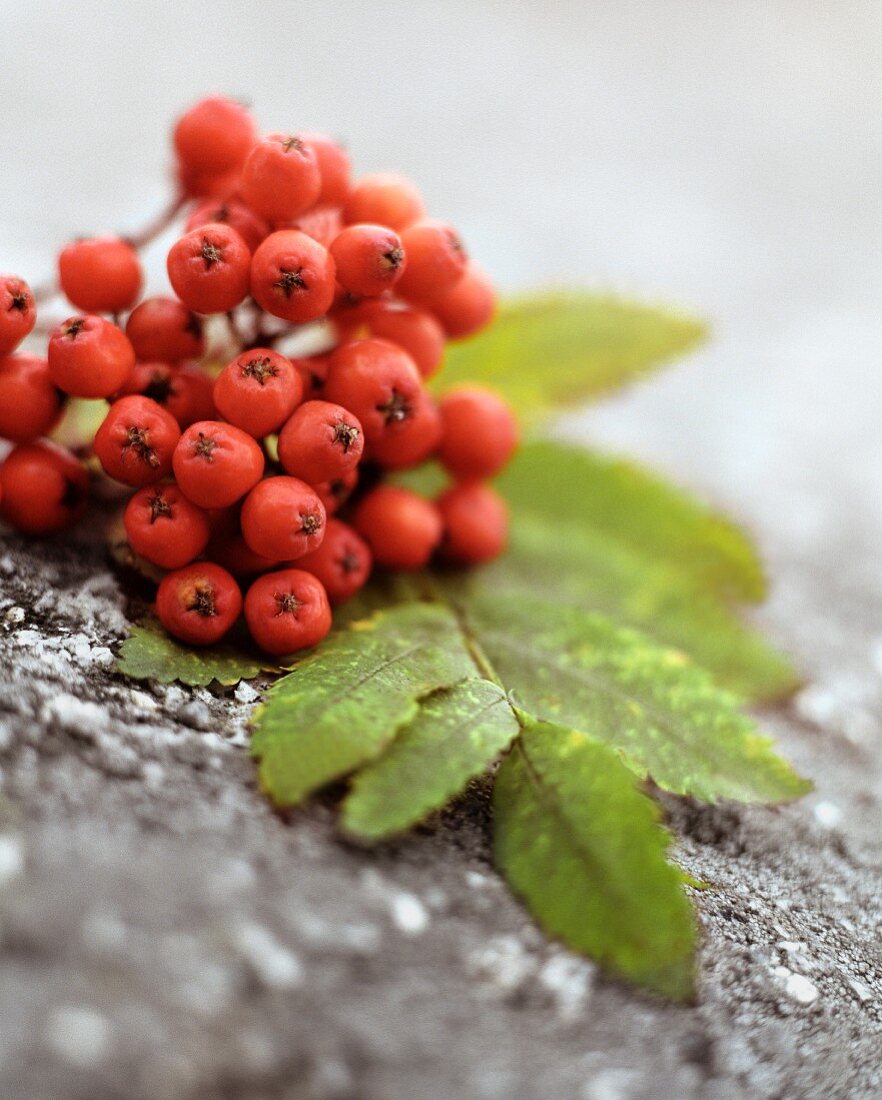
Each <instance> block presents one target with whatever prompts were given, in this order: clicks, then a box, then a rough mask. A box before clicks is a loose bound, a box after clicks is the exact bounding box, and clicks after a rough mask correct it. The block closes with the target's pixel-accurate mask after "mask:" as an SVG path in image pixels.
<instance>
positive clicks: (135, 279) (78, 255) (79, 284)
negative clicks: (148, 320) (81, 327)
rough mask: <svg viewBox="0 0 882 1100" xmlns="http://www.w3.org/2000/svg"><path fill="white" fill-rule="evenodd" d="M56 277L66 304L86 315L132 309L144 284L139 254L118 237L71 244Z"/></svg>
mask: <svg viewBox="0 0 882 1100" xmlns="http://www.w3.org/2000/svg"><path fill="white" fill-rule="evenodd" d="M58 277H59V281H60V282H61V289H62V290H63V291H64V294H65V297H66V298H67V299H68V301H69V302H71V303H73V305H74V306H76V308H77V309H82V310H84V311H85V312H86V313H121V312H122V311H123V310H126V309H131V308H132V306H133V305H134V304H135V302H136V301H137V300H138V295H139V294H140V292H141V284H142V282H143V273H142V271H141V261H140V260H139V259H138V253H137V252H136V251H135V249H134V248H133V247H132V246H131V245H130V244H129V242H128V241H124V240H123V239H122V238H121V237H87V238H83V239H82V240H78V241H73V242H72V243H71V244H69V245H68V246H67V247H66V248H64V249H62V251H61V254H60V255H59V257H58Z"/></svg>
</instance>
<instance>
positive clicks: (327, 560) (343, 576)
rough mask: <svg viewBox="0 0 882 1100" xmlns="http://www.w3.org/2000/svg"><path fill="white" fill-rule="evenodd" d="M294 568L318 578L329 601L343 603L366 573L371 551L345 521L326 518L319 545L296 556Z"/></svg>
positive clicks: (350, 596) (355, 589)
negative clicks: (323, 534)
mask: <svg viewBox="0 0 882 1100" xmlns="http://www.w3.org/2000/svg"><path fill="white" fill-rule="evenodd" d="M297 567H298V569H305V570H306V572H307V573H312V574H313V576H315V577H318V579H319V580H320V581H321V582H322V584H323V585H324V587H325V591H326V592H327V593H328V599H329V600H330V601H331V603H334V604H337V603H345V602H346V601H347V600H349V599H352V597H353V596H354V595H355V593H356V592H358V591H359V589H361V588H362V587H363V586H364V584H365V582H366V581H367V579H368V577H369V576H370V572H371V550H370V547H369V546H368V544H367V543H366V542H365V541H364V539H363V538H362V537H361V535H359V534H358V532H357V531H354V530H353V529H352V528H351V527H350V526H349V525H348V524H347V523H341V521H340V520H339V519H329V520H328V524H327V527H326V528H325V537H324V538H323V539H322V544H321V546H320V547H319V548H318V550H313V551H312V553H311V554H306V555H305V557H302V558H300V560H299V561H298V562H297Z"/></svg>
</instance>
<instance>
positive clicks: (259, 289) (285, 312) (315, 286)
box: [251, 229, 334, 324]
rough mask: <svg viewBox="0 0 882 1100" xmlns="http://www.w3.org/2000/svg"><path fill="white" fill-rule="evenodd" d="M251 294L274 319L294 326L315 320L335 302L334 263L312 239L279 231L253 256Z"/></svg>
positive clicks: (286, 231)
mask: <svg viewBox="0 0 882 1100" xmlns="http://www.w3.org/2000/svg"><path fill="white" fill-rule="evenodd" d="M251 293H252V294H253V295H254V297H255V299H256V300H257V303H258V305H259V306H261V307H262V308H263V309H265V310H266V311H267V313H272V314H273V316H274V317H282V318H283V319H284V320H286V321H290V322H291V323H293V324H305V323H306V322H307V321H316V320H318V318H319V317H323V316H324V315H325V314H326V313H327V312H328V309H329V308H330V305H331V302H333V300H334V261H333V260H332V259H331V255H330V253H329V252H328V250H327V249H326V248H323V247H322V245H320V244H319V243H318V242H317V241H314V240H313V239H312V237H308V236H307V235H306V234H305V233H301V232H300V231H299V230H297V229H280V230H279V231H278V232H277V233H271V234H270V235H269V236H268V237H267V239H266V240H265V241H264V242H263V244H262V245H261V246H260V247H259V248H258V250H257V251H256V252H255V253H254V259H253V260H252V261H251Z"/></svg>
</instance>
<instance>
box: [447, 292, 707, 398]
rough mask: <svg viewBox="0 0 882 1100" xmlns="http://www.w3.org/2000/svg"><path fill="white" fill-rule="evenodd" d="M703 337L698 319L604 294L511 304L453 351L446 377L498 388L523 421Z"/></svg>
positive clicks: (612, 384) (594, 392)
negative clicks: (485, 327)
mask: <svg viewBox="0 0 882 1100" xmlns="http://www.w3.org/2000/svg"><path fill="white" fill-rule="evenodd" d="M704 337H705V327H704V325H703V324H702V323H701V322H700V321H696V320H694V319H693V318H691V317H685V316H682V315H680V314H677V313H675V312H673V311H668V310H663V309H657V308H653V307H650V306H644V305H637V304H634V303H631V302H623V301H620V300H618V299H616V298H612V297H609V296H606V295H597V294H588V293H582V294H578V293H566V292H561V293H547V294H544V295H542V296H540V297H530V298H519V299H514V300H511V301H509V302H505V303H503V305H502V308H501V309H500V312H499V316H498V317H497V319H496V321H494V323H493V324H492V325H491V326H490V327H489V328H488V329H487V330H486V331H485V332H483V333H481V335H479V336H477V337H476V338H475V339H472V340H468V341H466V342H465V343H461V344H454V345H453V346H451V348H450V350H449V351H448V354H447V359H446V361H445V366H444V371H443V373H442V375H441V378H440V383H441V387H442V388H443V389H445V390H446V389H449V388H450V387H451V386H457V385H460V384H461V383H464V382H478V383H480V384H482V385H488V386H492V387H493V388H494V389H496V390H498V391H499V392H500V393H501V394H502V395H503V397H505V398H506V399H507V400H508V401H510V402H511V403H512V404H513V405H514V407H515V409H516V410H517V412H518V413H519V415H520V416H521V417H522V418H523V419H524V420H529V419H535V418H536V417H538V416H540V415H542V414H544V413H548V412H549V411H551V410H553V409H556V408H561V407H562V406H565V405H574V404H576V403H578V402H580V401H584V400H586V399H588V398H592V397H598V396H600V395H601V394H605V393H608V392H609V391H611V390H614V389H617V388H618V387H620V386H621V385H623V384H624V383H626V382H629V381H631V380H632V379H634V378H637V377H639V376H640V375H641V374H645V373H646V372H647V371H649V370H650V369H652V368H654V367H657V366H658V365H659V364H660V363H662V362H664V361H665V360H666V359H671V358H673V357H675V356H678V355H682V354H683V353H685V352H686V351H689V350H690V349H691V348H693V347H694V346H695V345H696V344H698V343H699V342H700V341H701V340H703V339H704Z"/></svg>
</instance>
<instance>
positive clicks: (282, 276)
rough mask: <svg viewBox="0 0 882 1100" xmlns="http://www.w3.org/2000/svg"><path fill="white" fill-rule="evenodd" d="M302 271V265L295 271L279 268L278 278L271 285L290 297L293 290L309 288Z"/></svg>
mask: <svg viewBox="0 0 882 1100" xmlns="http://www.w3.org/2000/svg"><path fill="white" fill-rule="evenodd" d="M302 271H303V268H302V267H298V268H297V270H296V271H290V270H289V269H288V268H285V267H283V268H280V269H279V278H278V279H277V280H276V282H274V283H273V286H274V287H275V288H276V289H277V290H281V292H282V293H283V294H284V295H285V297H286V298H290V297H291V295H292V294H293V293H294V291H295V290H309V287H308V286H307V285H306V280H305V279H304V278H303V275H302V274H301V272H302Z"/></svg>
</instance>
